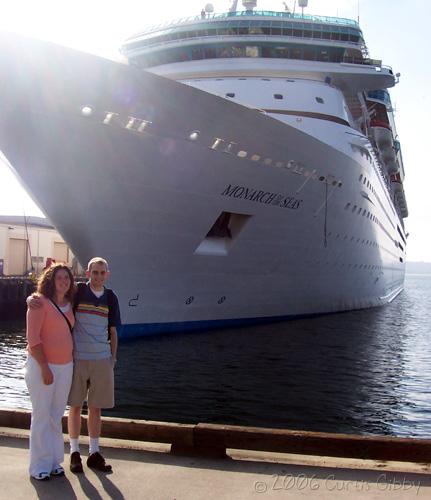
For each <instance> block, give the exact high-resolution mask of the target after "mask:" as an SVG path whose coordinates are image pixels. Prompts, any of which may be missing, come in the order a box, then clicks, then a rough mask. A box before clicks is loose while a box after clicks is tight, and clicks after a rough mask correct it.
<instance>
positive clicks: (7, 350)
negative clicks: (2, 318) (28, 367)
mask: <svg viewBox="0 0 431 500" xmlns="http://www.w3.org/2000/svg"><path fill="white" fill-rule="evenodd" d="M24 328H25V326H24V324H23V323H16V322H14V323H1V326H0V406H1V407H8V408H9V407H10V408H30V407H31V405H30V400H29V396H28V391H27V386H26V385H25V381H24V363H25V359H26V351H25V346H26V342H25V333H24Z"/></svg>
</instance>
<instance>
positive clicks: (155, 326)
mask: <svg viewBox="0 0 431 500" xmlns="http://www.w3.org/2000/svg"><path fill="white" fill-rule="evenodd" d="M321 315H322V313H318V314H304V315H289V316H271V317H266V318H238V319H217V320H209V321H183V322H176V323H137V324H132V325H123V326H121V327H120V329H119V337H120V338H122V339H126V338H138V337H143V336H146V335H156V334H160V333H180V332H190V331H196V330H213V329H215V328H228V327H235V326H245V325H258V324H264V323H275V322H278V321H287V320H291V319H300V318H309V317H311V316H321Z"/></svg>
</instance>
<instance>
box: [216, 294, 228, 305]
mask: <svg viewBox="0 0 431 500" xmlns="http://www.w3.org/2000/svg"><path fill="white" fill-rule="evenodd" d="M225 300H226V297H225V296H224V295H223V297H220V298H219V299H218V301H217V304H223V302H224V301H225Z"/></svg>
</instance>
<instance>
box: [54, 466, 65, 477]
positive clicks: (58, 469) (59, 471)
mask: <svg viewBox="0 0 431 500" xmlns="http://www.w3.org/2000/svg"><path fill="white" fill-rule="evenodd" d="M51 476H64V469H63V467H62V466H61V465H57V467H55V468H54V469H52V471H51Z"/></svg>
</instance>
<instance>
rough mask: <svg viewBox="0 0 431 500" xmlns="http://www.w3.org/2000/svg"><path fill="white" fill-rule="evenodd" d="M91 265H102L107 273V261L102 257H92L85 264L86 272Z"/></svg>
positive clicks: (89, 269)
mask: <svg viewBox="0 0 431 500" xmlns="http://www.w3.org/2000/svg"><path fill="white" fill-rule="evenodd" d="M93 264H104V265H105V266H106V270H107V271H109V266H108V261H107V260H106V259H104V258H103V257H93V258H92V259H91V260H90V261H89V262H88V264H87V271H91V266H92V265H93Z"/></svg>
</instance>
